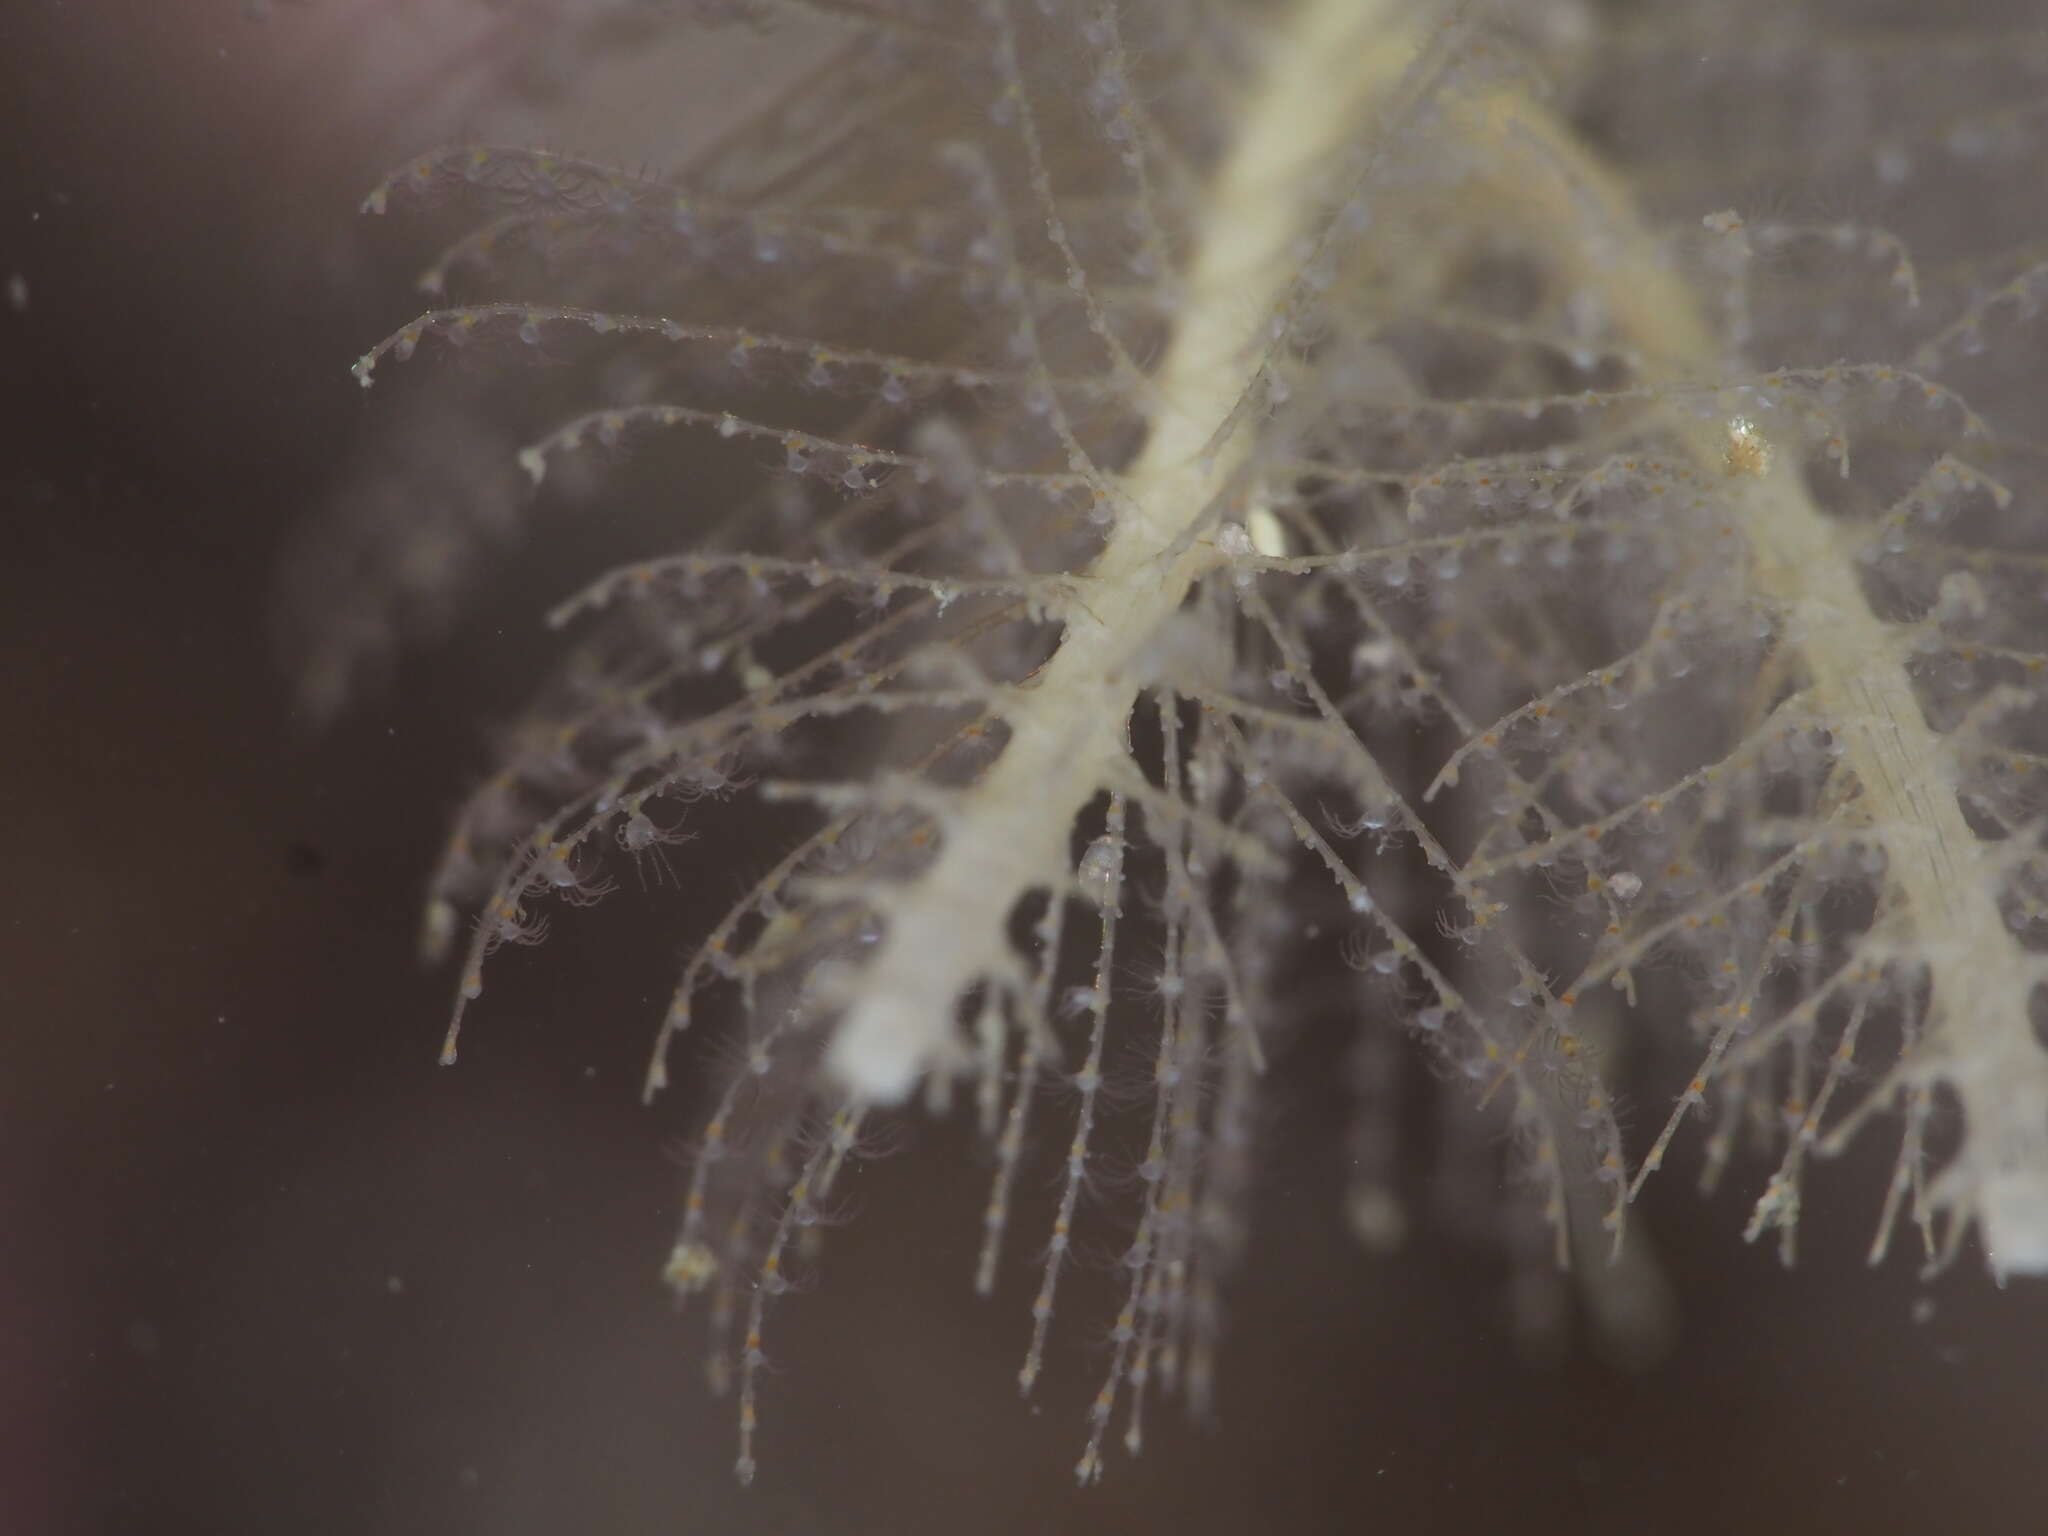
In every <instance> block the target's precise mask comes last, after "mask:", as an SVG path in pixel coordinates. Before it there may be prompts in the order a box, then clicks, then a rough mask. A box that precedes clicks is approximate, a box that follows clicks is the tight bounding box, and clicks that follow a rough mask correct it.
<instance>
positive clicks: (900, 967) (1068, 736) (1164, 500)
mask: <svg viewBox="0 0 2048 1536" xmlns="http://www.w3.org/2000/svg"><path fill="white" fill-rule="evenodd" d="M1388 10H1389V7H1388V5H1387V4H1386V3H1384V0H1307V3H1305V4H1304V5H1302V6H1301V7H1300V8H1299V9H1298V10H1297V11H1296V12H1295V13H1294V15H1293V16H1292V18H1291V19H1290V21H1289V23H1288V25H1286V26H1285V27H1284V28H1283V29H1281V30H1280V31H1279V32H1278V33H1277V34H1276V35H1274V36H1273V37H1272V38H1271V40H1270V42H1269V44H1268V50H1269V51H1268V54H1267V57H1266V59H1265V61H1264V64H1263V67H1262V69H1261V70H1260V72H1259V73H1258V75H1257V77H1256V80H1255V83H1254V86H1253V88H1252V89H1251V90H1250V91H1249V92H1248V93H1247V94H1246V96H1245V98H1244V100H1243V102H1242V104H1241V107H1240V109H1239V118H1238V132H1237V135H1236V138H1235V140H1234V144H1233V148H1232V151H1231V153H1230V155H1229V157H1228V158H1227V159H1226V160H1225V161H1224V162H1223V163H1222V165H1221V166H1220V167H1219V168H1218V170H1217V173H1216V176H1215V178H1214V181H1213V184H1212V187H1211V190H1210V192H1209V195H1208V198H1207V201H1206V204H1205V209H1204V213H1203V217H1202V220H1201V223H1200V225H1199V228H1198V230H1197V236H1196V240H1195V244H1194V248H1193V251H1192V253H1191V257H1190V261H1189V266H1188V271H1187V274H1186V277H1185V280H1184V285H1183V289H1182V293H1183V298H1182V306H1181V319H1180V323H1179V325H1178V326H1177V328H1176V330H1175V332H1174V335H1173V339H1172V342H1171V344H1170V346H1169V348H1168V350H1167V352H1166V354H1165V356H1164V357H1163V358H1162V360H1161V362H1160V364H1159V366H1158V368H1157V370H1156V372H1155V373H1154V375H1153V377H1152V380H1151V387H1150V392H1151V396H1152V398H1153V400H1154V402H1155V404H1154V414H1153V418H1152V421H1151V424H1150V428H1151V430H1150V434H1149V436H1148V438H1147V439H1146V443H1145V446H1144V449H1143V450H1142V452H1141V453H1140V454H1139V456H1138V458H1137V460H1136V461H1135V462H1134V463H1133V464H1132V465H1131V466H1130V468H1129V469H1128V470H1126V471H1125V472H1124V473H1122V474H1120V475H1116V476H1105V477H1104V481H1105V483H1104V485H1103V487H1102V489H1103V491H1104V493H1105V498H1106V500H1107V501H1108V502H1109V504H1110V505H1111V506H1112V508H1113V515H1114V517H1115V524H1114V531H1113V532H1112V534H1111V536H1110V539H1109V541H1108V544H1107V545H1106V547H1105V548H1104V550H1103V552H1102V554H1101V556H1100V558H1099V559H1098V560H1097V561H1096V563H1095V565H1094V566H1093V567H1092V568H1091V569H1090V570H1089V571H1088V572H1087V574H1086V575H1085V576H1084V577H1081V578H1079V579H1078V580H1077V581H1076V583H1075V586H1076V589H1077V595H1076V598H1075V600H1074V601H1073V602H1072V603H1071V604H1070V605H1069V609H1068V612H1067V614H1066V615H1065V618H1066V633H1065V636H1064V639H1063V641H1062V643H1061V645H1060V646H1059V648H1058V650H1057V651H1056V652H1055V653H1054V655H1053V656H1052V657H1051V659H1050V660H1048V661H1047V662H1046V664H1045V666H1044V667H1043V668H1042V669H1041V670H1040V671H1039V673H1038V674H1037V675H1036V676H1035V677H1034V678H1032V679H1031V680H1030V681H1029V682H1028V683H1027V684H1026V685H1024V686H1023V687H1021V688H1020V689H1019V690H1018V691H1017V692H1016V694H1015V696H1014V698H1013V699H1012V700H1010V701H1009V702H1008V703H1007V704H1006V706H1005V709H1004V719H1005V721H1006V722H1007V724H1008V727H1009V732H1010V735H1009V742H1008V745H1007V747H1006V748H1005V750H1004V751H1003V754H1002V756H1001V758H1000V759H998V760H997V762H996V763H995V765H994V766H993V767H992V768H991V769H990V770H989V772H988V773H987V774H986V775H985V776H984V777H983V778H982V779H981V780H980V782H979V783H977V784H976V785H975V786H974V787H973V788H972V789H971V790H970V791H968V792H967V793H966V795H965V797H964V799H963V800H962V802H961V803H960V804H958V805H957V806H956V807H955V808H954V809H953V811H952V813H951V814H950V815H949V816H948V817H947V819H946V821H945V823H944V827H943V832H944V842H943V845H942V847H941V850H940V852H939V854H938V856H937V858H936V860H935V861H934V862H933V864H932V865H931V867H930V868H929V869H927V870H926V871H925V872H924V873H923V874H922V875H921V876H920V877H919V878H918V879H917V880H916V881H915V882H913V883H912V884H910V885H908V886H906V887H905V888H904V889H902V890H901V891H900V892H898V893H896V894H894V895H893V896H890V897H888V898H886V899H884V900H883V901H882V903H881V905H882V908H883V911H884V913H885V915H886V917H887V919H888V931H887V934H886V936H885V937H884V939H883V940H882V942H881V944H880V945H879V946H878V950H879V952H878V953H877V954H876V955H875V956H874V959H873V962H872V963H871V965H869V966H868V967H867V968H866V969H865V970H863V971H862V972H861V974H860V975H859V977H858V979H857V980H856V981H855V982H854V983H853V987H854V989H855V990H854V991H853V992H852V993H851V995H850V996H849V998H848V1002H847V1009H846V1014H845V1017H844V1019H843V1021H842V1023H841V1025H840V1028H839V1032H838V1034H837V1036H836V1037H835V1039H834V1041H833V1045H832V1048H831V1054H830V1058H829V1059H830V1065H831V1067H832V1068H833V1070H834V1072H835V1073H836V1074H837V1076H838V1077H839V1079H840V1081H841V1082H842V1083H843V1084H844V1085H845V1086H846V1087H847V1088H848V1089H849V1090H850V1091H851V1092H852V1093H854V1094H855V1095H856V1096H858V1097H860V1098H863V1099H866V1100H870V1101H874V1102H882V1103H891V1102H896V1101H899V1100H901V1099H902V1098H903V1097H904V1096H905V1095H906V1094H908V1093H909V1091H910V1089H911V1088H912V1086H913V1085H914V1084H915V1083H916V1081H917V1080H918V1078H919V1076H920V1075H921V1074H922V1073H923V1072H924V1071H925V1070H926V1069H927V1068H928V1067H930V1066H932V1065H934V1064H935V1063H936V1062H937V1061H938V1060H939V1058H940V1057H941V1056H942V1055H943V1053H944V1052H945V1050H946V1048H947V1046H948V1043H949V1041H950V1040H951V1038H952V1034H953V1009H954V1004H955V1000H956V999H957V998H958V997H959V996H960V994H961V993H962V992H963V991H964V990H965V989H967V988H968V987H969V986H971V985H972V984H973V983H974V982H976V981H977V980H978V979H980V978H982V977H984V976H989V975H995V974H1000V973H1002V972H1004V971H1005V970H1007V968H1008V967H1010V966H1011V965H1012V964H1013V963H1014V962H1013V961H1011V960H1010V959H1009V957H1008V956H1007V954H1006V953H1005V950H1004V943H1005V937H1004V936H1005V933H1006V931H1007V930H1006V919H1007V918H1008V915H1009V913H1010V910H1011V908H1012V907H1013V906H1014V905H1015V904H1016V903H1017V902H1018V900H1019V899H1020V898H1021V897H1022V896H1023V895H1024V894H1025V893H1026V892H1028V891H1030V890H1032V889H1042V888H1046V887H1055V888H1057V887H1060V886H1062V885H1064V883H1065V882H1066V881H1067V880H1068V878H1069V874H1068V871H1069V869H1070V867H1071V861H1070V858H1069V852H1068V846H1067V842H1068V835H1069V828H1071V826H1072V825H1073V822H1074V818H1075V817H1076V816H1077V815H1078V814H1079V813H1080V811H1081V810H1082V809H1083V807H1084V806H1085V805H1086V803H1087V801H1088V800H1089V799H1090V798H1091V797H1092V796H1094V795H1095V794H1096V793H1098V792H1099V790H1100V789H1101V788H1102V787H1103V786H1104V785H1105V784H1107V783H1111V782H1114V781H1115V779H1116V777H1117V774H1118V771H1119V769H1120V767H1121V766H1122V765H1123V764H1125V763H1126V762H1127V761H1128V756H1127V753H1126V751H1125V748H1124V731H1125V721H1126V719H1127V718H1128V716H1129V714H1130V711H1131V707H1132V704H1133V702H1134V700H1135V699H1136V697H1137V694H1138V691H1139V689H1141V688H1142V687H1143V686H1145V684H1146V683H1147V682H1148V681H1150V679H1149V678H1148V677H1147V676H1146V674H1145V669H1144V667H1143V665H1142V658H1143V653H1144V651H1145V648H1146V646H1147V643H1148V641H1150V640H1151V638H1152V637H1153V636H1155V635H1156V634H1157V633H1158V631H1159V629H1160V627H1161V626H1162V625H1163V624H1165V623H1166V621H1167V620H1168V619H1170V618H1171V617H1172V615H1173V614H1174V612H1175V611H1176V610H1177V609H1178V608H1179V607H1180V606H1181V603H1182V602H1183V600H1184V599H1185V598H1186V597H1187V595H1188V591H1189V589H1190V587H1191V586H1192V585H1193V584H1194V582H1195V581H1196V579H1197V578H1198V577H1200V576H1201V575H1202V574H1203V573H1204V572H1205V571H1207V570H1209V569H1211V568H1212V567H1213V566H1214V565H1215V563H1216V555H1215V553H1214V550H1213V547H1212V546H1211V545H1210V543H1209V542H1208V541H1207V540H1205V539H1200V538H1197V537H1195V535H1196V534H1198V533H1199V532H1200V531H1201V530H1202V529H1203V527H1204V525H1205V523H1206V522H1208V521H1209V520H1210V519H1212V518H1213V517H1214V516H1215V515H1216V509H1217V504H1218V501H1219V498H1221V497H1222V496H1223V494H1224V493H1225V492H1226V490H1227V489H1228V488H1229V487H1230V486H1231V485H1232V483H1233V481H1234V479H1235V477H1236V475H1237V474H1238V472H1239V471H1240V470H1241V469H1242V468H1243V466H1244V464H1245V461H1246V458H1247V456H1248V455H1249V453H1250V451H1251V444H1252V432H1253V423H1252V421H1251V420H1249V419H1246V418H1249V417H1253V416H1255V413H1251V412H1242V411H1240V409H1239V407H1240V405H1241V403H1242V402H1244V400H1245V399H1246V397H1247V393H1248V392H1249V391H1250V390H1252V389H1253V388H1254V387H1255V384H1256V376H1257V373H1258V370H1259V367H1260V360H1261V358H1262V357H1263V356H1265V355H1266V353H1267V352H1268V350H1269V348H1270V345H1271V343H1272V341H1273V339H1274V327H1275V324H1276V317H1278V316H1283V315H1284V313H1285V308H1286V303H1287V298H1288V295H1289V293H1290V291H1291V290H1292V288H1293V286H1294V284H1295V283H1296V281H1297V280H1298V277H1299V274H1300V272H1301V267H1302V254H1301V253H1302V250H1303V248H1304V246H1305V245H1308V244H1312V243H1313V242H1314V240H1315V238H1316V235H1317V233H1318V228H1319V225H1320V223H1321V220H1322V219H1323V218H1325V217H1327V210H1326V209H1325V208H1324V207H1322V206H1321V204H1320V202H1319V200H1318V198H1317V193H1318V191H1319V189H1320V188H1321V187H1322V185H1323V180H1322V178H1320V177H1318V176H1317V175H1315V174H1314V172H1315V171H1316V170H1317V168H1318V167H1319V165H1321V164H1322V163H1323V162H1325V161H1326V160H1327V159H1328V158H1329V157H1330V156H1331V154H1332V153H1333V152H1334V151H1335V150H1337V149H1338V148H1339V147H1340V146H1342V145H1343V144H1344V143H1346V141H1347V140H1349V139H1351V138H1352V137H1353V136H1355V134H1356V133H1357V131H1358V129H1359V127H1360V124H1361V121H1362V120H1364V119H1366V118H1367V117H1368V116H1369V115H1370V114H1371V113H1372V112H1373V111H1374V110H1375V108H1376V106H1378V105H1379V104H1380V103H1381V102H1382V101H1383V99H1384V98H1385V97H1386V95H1387V93H1388V90H1389V87H1390V86H1391V85H1393V84H1394V83H1395V82H1397V81H1398V80H1399V79H1400V78H1401V75H1402V72H1403V70H1404V69H1405V68H1406V67H1407V66H1408V65H1409V64H1410V63H1411V62H1412V60H1413V57H1414V49H1413V48H1412V47H1407V48H1403V47H1401V46H1399V45H1397V44H1394V43H1391V42H1390V40H1389V36H1388V34H1389V32H1390V31H1391V30H1392V29H1391V28H1390V27H1389V23H1388V17H1387V14H1386V13H1387V12H1388ZM1227 426H1228V427H1229V428H1231V430H1224V429H1225V428H1226V427H1227Z"/></svg>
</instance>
